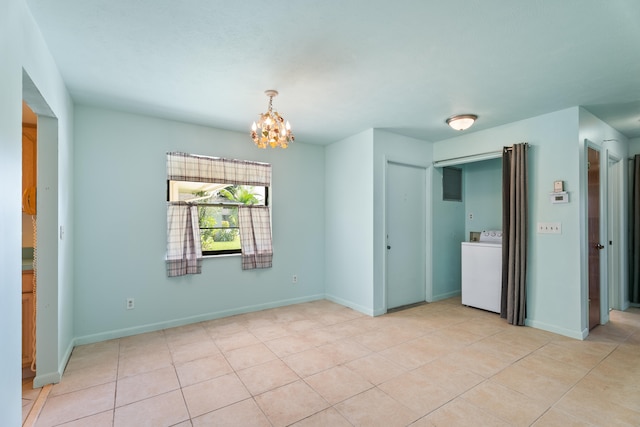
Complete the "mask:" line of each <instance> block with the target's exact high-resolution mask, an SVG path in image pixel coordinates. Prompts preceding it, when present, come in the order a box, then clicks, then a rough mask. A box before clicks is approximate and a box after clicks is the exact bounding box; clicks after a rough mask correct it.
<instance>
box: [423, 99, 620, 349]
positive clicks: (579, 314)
mask: <svg viewBox="0 0 640 427" xmlns="http://www.w3.org/2000/svg"><path fill="white" fill-rule="evenodd" d="M585 138H590V139H592V140H593V141H594V142H595V143H599V144H602V141H603V140H605V139H609V138H616V139H618V141H619V142H611V143H609V146H608V149H611V150H612V151H615V152H616V153H618V154H619V155H621V156H625V155H626V154H625V153H624V151H625V150H626V148H625V147H626V143H627V141H626V139H625V138H624V137H623V136H621V135H620V134H619V133H618V132H615V131H614V130H613V129H612V128H611V127H609V126H608V125H606V124H605V123H603V122H602V121H600V120H598V119H597V118H595V117H594V116H592V115H591V114H590V113H588V112H587V111H586V110H584V109H582V108H579V107H573V108H569V109H566V110H562V111H558V112H555V113H550V114H545V115H542V116H538V117H534V118H530V119H527V120H522V121H518V122H514V123H510V124H507V125H504V126H499V127H496V128H492V129H487V130H483V131H478V132H474V133H471V134H467V135H462V136H459V137H456V138H452V139H449V140H445V141H439V142H437V143H435V144H434V160H445V159H450V158H455V157H461V156H469V155H481V154H483V153H489V152H493V151H499V150H500V149H501V148H502V147H503V146H508V145H512V144H514V143H519V142H528V143H529V144H530V149H529V203H530V204H529V230H528V232H529V247H528V250H529V263H528V267H527V273H528V274H527V283H528V289H527V321H526V322H527V324H528V325H530V326H534V327H537V328H541V329H545V330H549V331H553V332H557V333H560V334H563V335H567V336H570V337H574V338H584V337H585V336H586V335H587V334H588V330H587V322H586V316H585V313H586V304H587V302H586V300H587V297H586V265H587V264H586V256H585V253H584V250H583V248H584V247H585V242H584V235H585V231H586V221H585V211H586V202H585V200H584V197H583V196H582V195H583V194H584V182H585V178H586V173H585V168H584V167H583V165H584V139H585ZM598 141H599V142H598ZM556 180H563V181H564V182H565V189H566V190H567V191H568V192H569V197H570V203H568V204H552V203H550V201H549V193H550V192H551V191H552V190H553V182H554V181H556ZM434 197H437V195H436V194H435V192H434ZM538 222H560V223H562V234H560V235H553V234H537V233H536V228H535V227H536V224H537V223H538ZM434 239H435V236H434ZM435 262H436V261H435V258H434V263H435Z"/></svg>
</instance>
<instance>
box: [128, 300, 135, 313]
mask: <svg viewBox="0 0 640 427" xmlns="http://www.w3.org/2000/svg"><path fill="white" fill-rule="evenodd" d="M134 308H136V300H134V299H133V298H127V310H133V309H134Z"/></svg>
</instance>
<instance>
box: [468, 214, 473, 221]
mask: <svg viewBox="0 0 640 427" xmlns="http://www.w3.org/2000/svg"><path fill="white" fill-rule="evenodd" d="M469 220H471V221H473V213H469Z"/></svg>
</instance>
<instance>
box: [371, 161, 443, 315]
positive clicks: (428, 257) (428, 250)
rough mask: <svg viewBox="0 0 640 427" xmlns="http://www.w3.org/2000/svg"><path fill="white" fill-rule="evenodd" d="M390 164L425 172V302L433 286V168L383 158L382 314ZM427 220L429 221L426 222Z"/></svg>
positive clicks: (386, 286) (385, 285)
mask: <svg viewBox="0 0 640 427" xmlns="http://www.w3.org/2000/svg"><path fill="white" fill-rule="evenodd" d="M390 163H394V164H397V165H402V166H408V167H414V168H419V169H423V170H424V171H425V194H424V197H425V217H424V218H423V221H424V223H423V225H424V231H425V235H424V236H423V245H424V246H423V247H424V254H425V263H424V268H425V271H424V281H425V283H424V286H425V301H426V302H431V301H432V299H433V297H432V295H433V286H432V285H433V284H432V277H431V271H432V268H431V263H432V244H431V243H430V240H429V236H431V226H432V221H431V218H432V206H431V201H430V198H429V197H430V195H431V182H432V174H433V166H427V165H425V164H420V163H412V162H408V161H406V160H400V159H394V158H392V157H390V156H385V159H384V172H383V173H384V178H383V182H384V188H383V189H382V199H383V206H384V209H383V214H382V233H381V237H382V240H381V242H383V243H384V248H383V250H384V262H383V263H382V280H383V286H382V301H383V302H384V312H385V313H386V312H387V309H388V303H387V294H388V285H389V283H388V280H387V271H388V269H387V263H388V251H387V234H388V230H387V215H388V213H387V190H388V187H389V183H388V167H389V164H390ZM427 219H429V220H427Z"/></svg>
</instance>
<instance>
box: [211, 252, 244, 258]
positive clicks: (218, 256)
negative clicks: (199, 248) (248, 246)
mask: <svg viewBox="0 0 640 427" xmlns="http://www.w3.org/2000/svg"><path fill="white" fill-rule="evenodd" d="M241 255H242V254H241V253H238V254H220V255H202V259H210V258H226V257H234V256H241Z"/></svg>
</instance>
